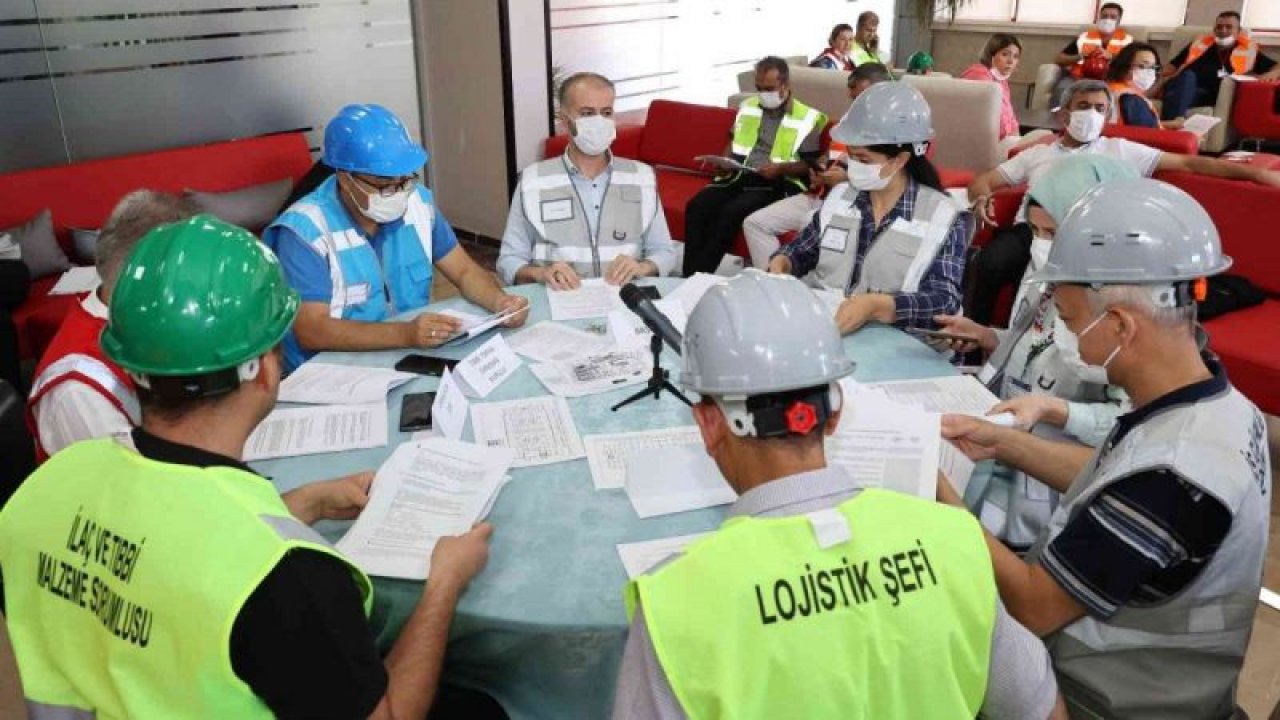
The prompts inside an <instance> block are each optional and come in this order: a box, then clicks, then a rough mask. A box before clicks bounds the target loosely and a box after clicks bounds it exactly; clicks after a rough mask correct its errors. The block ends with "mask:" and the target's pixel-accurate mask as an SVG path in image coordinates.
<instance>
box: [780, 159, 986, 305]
mask: <svg viewBox="0 0 1280 720" xmlns="http://www.w3.org/2000/svg"><path fill="white" fill-rule="evenodd" d="M918 192H919V186H918V185H917V184H916V181H915V180H914V179H912V178H907V187H906V189H905V190H904V191H903V193H902V197H900V198H898V202H897V204H896V205H894V206H893V208H892V209H891V210H889V212H888V213H887V214H886V215H885V216H884V219H883V220H881V221H880V224H879V225H877V224H876V220H875V216H874V215H873V214H872V212H871V194H870V193H868V192H865V191H864V192H860V193H858V196H857V198H856V199H855V200H854V203H853V204H854V207H855V208H857V209H858V210H859V212H860V213H861V214H862V221H861V225H859V227H858V250H857V255H856V256H855V258H854V264H853V273H852V274H851V275H850V276H849V280H848V281H847V282H846V284H845V294H848V292H849V291H850V290H852V289H853V286H854V285H856V284H857V283H858V278H859V277H860V276H861V275H862V262H863V261H864V260H865V259H866V257H867V252H868V251H869V250H870V249H871V244H872V242H873V241H874V240H875V239H876V238H877V237H879V235H880V234H881V233H882V232H884V231H885V230H886V229H888V228H889V226H890V225H891V224H893V222H894V221H895V220H899V219H901V220H904V221H909V220H911V219H912V218H914V217H915V212H916V194H917V193H918ZM821 215H822V213H821V212H817V213H814V214H813V219H812V220H810V221H809V225H808V226H807V227H805V229H804V230H803V231H801V233H800V236H799V237H798V238H796V239H795V241H794V242H792V243H790V244H789V245H783V246H782V247H781V248H779V250H778V252H777V253H775V255H782V256H784V257H787V258H788V259H790V260H791V274H793V275H795V276H796V277H804V276H805V275H808V274H809V273H810V272H812V271H813V269H814V268H815V267H817V266H818V255H819V253H820V252H821V250H822V247H821V241H822V227H821V226H822V218H821ZM972 229H973V216H972V215H970V214H969V213H960V214H959V215H958V216H956V219H955V220H954V221H953V222H952V223H951V229H950V230H948V231H947V237H946V239H945V240H943V242H942V247H940V248H938V254H937V256H936V257H934V259H933V263H932V264H930V266H929V269H928V270H927V271H926V272H925V274H924V277H923V278H921V280H920V289H919V290H918V291H916V292H912V293H908V292H895V293H891V294H892V295H893V304H894V308H895V318H894V324H895V325H898V326H900V327H933V325H934V321H933V316H935V315H942V314H945V315H952V314H955V313H957V312H959V310H960V299H961V292H962V287H963V283H964V263H965V249H966V248H967V247H968V245H969V237H970V235H971V234H972Z"/></svg>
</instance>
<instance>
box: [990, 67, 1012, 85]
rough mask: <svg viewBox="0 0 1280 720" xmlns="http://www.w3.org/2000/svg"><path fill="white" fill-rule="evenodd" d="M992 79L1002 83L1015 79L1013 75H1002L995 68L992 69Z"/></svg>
mask: <svg viewBox="0 0 1280 720" xmlns="http://www.w3.org/2000/svg"><path fill="white" fill-rule="evenodd" d="M991 77H993V78H995V79H996V80H999V81H1000V82H1004V81H1006V80H1008V79H1009V78H1011V77H1013V75H1012V74H1011V73H1002V72H1000V71H999V70H997V69H995V68H991Z"/></svg>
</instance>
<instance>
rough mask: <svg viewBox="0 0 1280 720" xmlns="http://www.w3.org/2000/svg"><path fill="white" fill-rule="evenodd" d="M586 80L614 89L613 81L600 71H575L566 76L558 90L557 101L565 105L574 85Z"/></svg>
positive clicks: (562, 105)
mask: <svg viewBox="0 0 1280 720" xmlns="http://www.w3.org/2000/svg"><path fill="white" fill-rule="evenodd" d="M584 82H594V83H599V84H601V85H603V86H605V87H607V88H609V89H610V90H613V89H614V87H613V81H612V80H610V79H609V78H607V77H605V76H603V75H601V74H600V73H593V72H580V73H574V74H572V75H570V76H569V77H567V78H565V79H564V81H562V82H561V83H560V87H559V88H558V89H557V90H556V102H557V103H559V105H560V106H561V107H564V102H565V100H567V99H568V98H569V91H570V90H572V89H573V86H574V85H577V84H579V83H584Z"/></svg>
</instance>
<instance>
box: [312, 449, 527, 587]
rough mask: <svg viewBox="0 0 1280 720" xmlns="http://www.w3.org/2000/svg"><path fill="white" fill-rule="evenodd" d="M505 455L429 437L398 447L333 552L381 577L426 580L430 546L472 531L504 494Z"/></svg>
mask: <svg viewBox="0 0 1280 720" xmlns="http://www.w3.org/2000/svg"><path fill="white" fill-rule="evenodd" d="M510 464H511V453H510V451H507V450H504V449H501V448H482V447H479V446H477V445H472V444H470V443H462V442H456V441H453V440H446V439H445V438H429V439H425V440H420V441H416V442H408V443H404V444H402V445H401V446H400V447H398V448H396V451H395V452H394V453H392V454H391V457H390V458H388V459H387V461H386V462H385V463H383V464H382V467H380V468H378V473H377V475H376V476H375V477H374V479H373V487H372V489H371V490H370V493H369V503H368V504H367V505H366V506H365V508H364V510H363V511H362V512H361V513H360V517H359V518H358V519H357V520H356V521H355V524H353V525H352V526H351V528H350V529H349V530H348V531H347V534H346V535H344V536H343V537H342V539H341V540H339V541H338V542H337V547H338V549H339V550H341V551H342V553H343V554H344V555H346V556H347V557H348V558H350V559H351V561H352V562H354V563H355V564H356V565H357V566H358V567H359V568H360V569H361V570H364V571H365V572H366V573H368V574H370V575H377V576H379V577H392V578H404V579H406V580H425V579H426V578H427V577H428V576H429V575H430V574H431V553H432V550H433V549H434V548H435V545H436V542H437V541H438V540H439V539H440V538H442V537H447V536H449V535H460V534H462V533H465V532H467V531H468V530H470V529H471V526H472V525H474V524H475V523H476V522H478V521H479V520H480V519H481V518H482V517H484V515H485V513H487V512H488V508H489V507H490V506H491V504H492V501H493V499H494V496H495V495H496V494H497V492H498V490H499V489H500V488H501V487H502V485H503V481H504V476H505V475H506V472H507V468H508V467H510Z"/></svg>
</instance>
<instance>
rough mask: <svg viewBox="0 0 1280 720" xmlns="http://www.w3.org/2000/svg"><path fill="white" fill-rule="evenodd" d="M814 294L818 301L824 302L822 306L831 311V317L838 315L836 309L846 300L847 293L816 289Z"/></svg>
mask: <svg viewBox="0 0 1280 720" xmlns="http://www.w3.org/2000/svg"><path fill="white" fill-rule="evenodd" d="M813 294H814V295H815V296H816V297H817V298H818V302H820V303H822V307H823V308H825V309H826V311H827V312H828V313H830V315H831V317H835V316H836V311H837V310H839V309H840V305H841V304H842V303H843V302H844V300H845V295H844V293H842V292H839V291H838V290H819V289H817V288H815V289H814V291H813Z"/></svg>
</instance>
